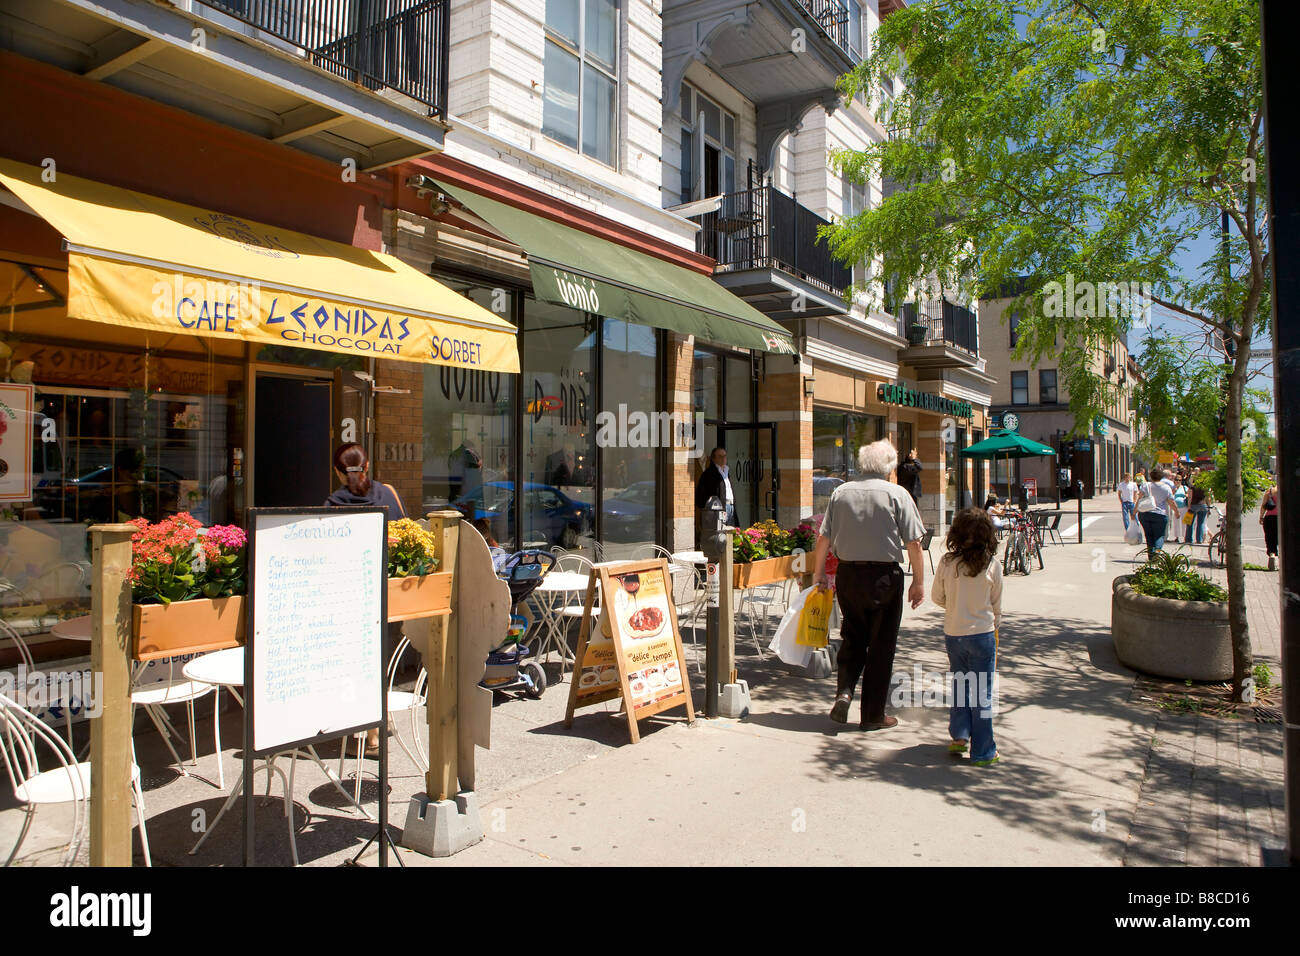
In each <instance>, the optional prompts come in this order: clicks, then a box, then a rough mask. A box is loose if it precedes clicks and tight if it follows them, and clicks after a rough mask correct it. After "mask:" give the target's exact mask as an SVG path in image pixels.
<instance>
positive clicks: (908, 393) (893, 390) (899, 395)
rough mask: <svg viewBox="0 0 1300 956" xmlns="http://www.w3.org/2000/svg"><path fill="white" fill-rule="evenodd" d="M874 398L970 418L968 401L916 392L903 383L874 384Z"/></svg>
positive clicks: (893, 403)
mask: <svg viewBox="0 0 1300 956" xmlns="http://www.w3.org/2000/svg"><path fill="white" fill-rule="evenodd" d="M876 400H877V401H879V402H881V403H883V404H885V405H901V406H903V407H905V408H920V409H924V410H925V411H927V412H937V413H938V414H940V415H952V416H953V417H954V418H970V417H971V415H972V409H971V404H970V402H958V401H954V400H953V399H951V398H944V397H943V396H942V395H935V394H933V393H932V392H918V391H917V390H916V389H913V388H908V387H907V386H905V385H889V384H885V383H883V382H882V383H881V384H880V385H877V386H876Z"/></svg>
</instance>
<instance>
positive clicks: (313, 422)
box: [253, 371, 334, 508]
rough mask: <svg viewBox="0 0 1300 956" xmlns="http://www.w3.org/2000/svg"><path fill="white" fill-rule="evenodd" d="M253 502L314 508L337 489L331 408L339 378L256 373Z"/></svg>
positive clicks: (258, 505)
mask: <svg viewBox="0 0 1300 956" xmlns="http://www.w3.org/2000/svg"><path fill="white" fill-rule="evenodd" d="M256 377H257V390H256V397H255V404H254V415H253V422H254V425H253V503H254V504H255V505H256V506H257V507H259V508H290V507H313V506H319V505H322V504H324V503H325V499H326V498H328V497H329V496H330V493H331V492H332V491H333V490H334V476H333V473H332V466H331V464H330V456H331V455H332V454H333V452H334V449H333V448H332V447H331V444H330V406H331V401H330V399H331V392H332V391H333V388H334V379H333V377H332V376H331V377H330V378H321V377H318V376H294V375H289V374H276V373H269V372H260V371H259V372H257V373H256Z"/></svg>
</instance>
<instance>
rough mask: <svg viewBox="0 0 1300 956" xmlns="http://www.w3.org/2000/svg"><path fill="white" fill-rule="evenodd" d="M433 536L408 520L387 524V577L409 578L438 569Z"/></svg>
mask: <svg viewBox="0 0 1300 956" xmlns="http://www.w3.org/2000/svg"><path fill="white" fill-rule="evenodd" d="M436 553H437V552H436V550H435V548H434V541H433V535H431V534H430V533H429V532H428V531H425V530H424V529H423V528H421V527H420V526H419V525H418V524H416V523H415V522H414V521H412V520H411V519H410V518H401V519H399V520H397V521H390V522H389V523H388V576H389V577H390V578H409V577H419V576H421V575H425V574H431V573H433V572H434V571H436V570H437V569H438V559H437V557H436V556H435V555H436Z"/></svg>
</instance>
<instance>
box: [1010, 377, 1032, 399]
mask: <svg viewBox="0 0 1300 956" xmlns="http://www.w3.org/2000/svg"><path fill="white" fill-rule="evenodd" d="M1011 404H1012V405H1028V404H1029V373H1028V372H1027V371H1026V372H1012V373H1011Z"/></svg>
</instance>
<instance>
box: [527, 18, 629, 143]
mask: <svg viewBox="0 0 1300 956" xmlns="http://www.w3.org/2000/svg"><path fill="white" fill-rule="evenodd" d="M617 59H618V4H617V2H616V0H547V3H546V50H545V52H544V53H543V59H542V64H543V70H544V90H543V96H542V132H543V133H545V134H546V135H547V136H550V137H551V138H552V139H555V140H558V141H559V142H561V143H563V144H564V145H565V146H568V147H570V148H571V149H579V133H581V152H582V153H584V154H585V155H587V156H591V157H593V158H595V159H598V160H600V161H601V162H602V163H605V164H606V165H609V166H613V165H614V141H615V138H616V130H617V109H618V67H617V64H616V61H617Z"/></svg>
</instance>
